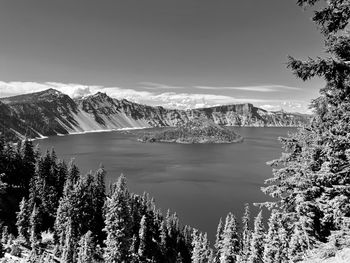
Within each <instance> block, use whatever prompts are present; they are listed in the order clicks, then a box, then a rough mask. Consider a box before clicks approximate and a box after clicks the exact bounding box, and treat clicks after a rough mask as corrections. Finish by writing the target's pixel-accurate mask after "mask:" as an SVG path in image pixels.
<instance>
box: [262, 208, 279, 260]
mask: <svg viewBox="0 0 350 263" xmlns="http://www.w3.org/2000/svg"><path fill="white" fill-rule="evenodd" d="M280 220H281V217H280V214H279V213H278V212H277V210H272V213H271V216H270V218H269V223H268V232H267V236H266V239H265V246H264V257H263V259H264V263H274V262H281V259H280V258H279V256H280V254H281V249H282V246H281V244H282V242H281V240H280V236H279V234H280V232H279V230H280V228H281V227H283V226H282V224H281V221H280Z"/></svg>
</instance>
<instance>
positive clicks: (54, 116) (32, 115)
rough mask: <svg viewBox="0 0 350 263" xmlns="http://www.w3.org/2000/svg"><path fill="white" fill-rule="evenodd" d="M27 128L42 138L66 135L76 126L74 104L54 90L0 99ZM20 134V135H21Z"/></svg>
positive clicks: (75, 107) (75, 108)
mask: <svg viewBox="0 0 350 263" xmlns="http://www.w3.org/2000/svg"><path fill="white" fill-rule="evenodd" d="M1 101H2V102H3V103H6V104H7V105H8V106H10V107H11V109H13V110H14V111H15V112H16V114H17V116H18V117H19V119H21V120H22V121H23V122H24V123H25V124H26V125H27V126H28V127H30V128H31V129H33V130H34V131H36V132H37V133H39V134H42V135H44V136H50V135H56V134H58V133H62V134H67V133H68V129H67V128H73V125H75V124H76V121H75V119H74V118H73V114H74V113H76V112H77V110H78V109H77V106H76V104H75V102H74V101H73V100H72V99H71V98H70V97H69V96H67V95H65V94H63V93H61V92H59V91H56V90H54V89H49V90H45V91H42V92H36V93H31V94H26V95H20V96H15V97H10V98H5V99H1ZM21 134H22V133H21Z"/></svg>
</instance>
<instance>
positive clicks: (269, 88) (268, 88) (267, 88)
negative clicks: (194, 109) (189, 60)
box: [194, 85, 300, 92]
mask: <svg viewBox="0 0 350 263" xmlns="http://www.w3.org/2000/svg"><path fill="white" fill-rule="evenodd" d="M194 88H196V89H203V90H243V91H255V92H282V91H285V90H299V89H300V88H297V87H289V86H284V85H260V86H242V87H213V86H195V87H194Z"/></svg>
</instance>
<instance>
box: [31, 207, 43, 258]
mask: <svg viewBox="0 0 350 263" xmlns="http://www.w3.org/2000/svg"><path fill="white" fill-rule="evenodd" d="M40 213H41V211H40V206H38V207H37V206H36V205H34V207H33V211H32V214H31V216H30V240H29V241H30V246H31V252H30V256H29V261H30V262H37V261H38V259H39V256H40V255H39V243H40V241H41V231H40V229H41V214H40Z"/></svg>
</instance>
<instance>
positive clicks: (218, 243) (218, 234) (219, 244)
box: [214, 218, 224, 262]
mask: <svg viewBox="0 0 350 263" xmlns="http://www.w3.org/2000/svg"><path fill="white" fill-rule="evenodd" d="M223 232H224V225H223V223H222V218H220V221H219V224H218V228H217V230H216V240H215V245H214V248H215V262H219V259H220V251H221V250H222V233H223Z"/></svg>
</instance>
